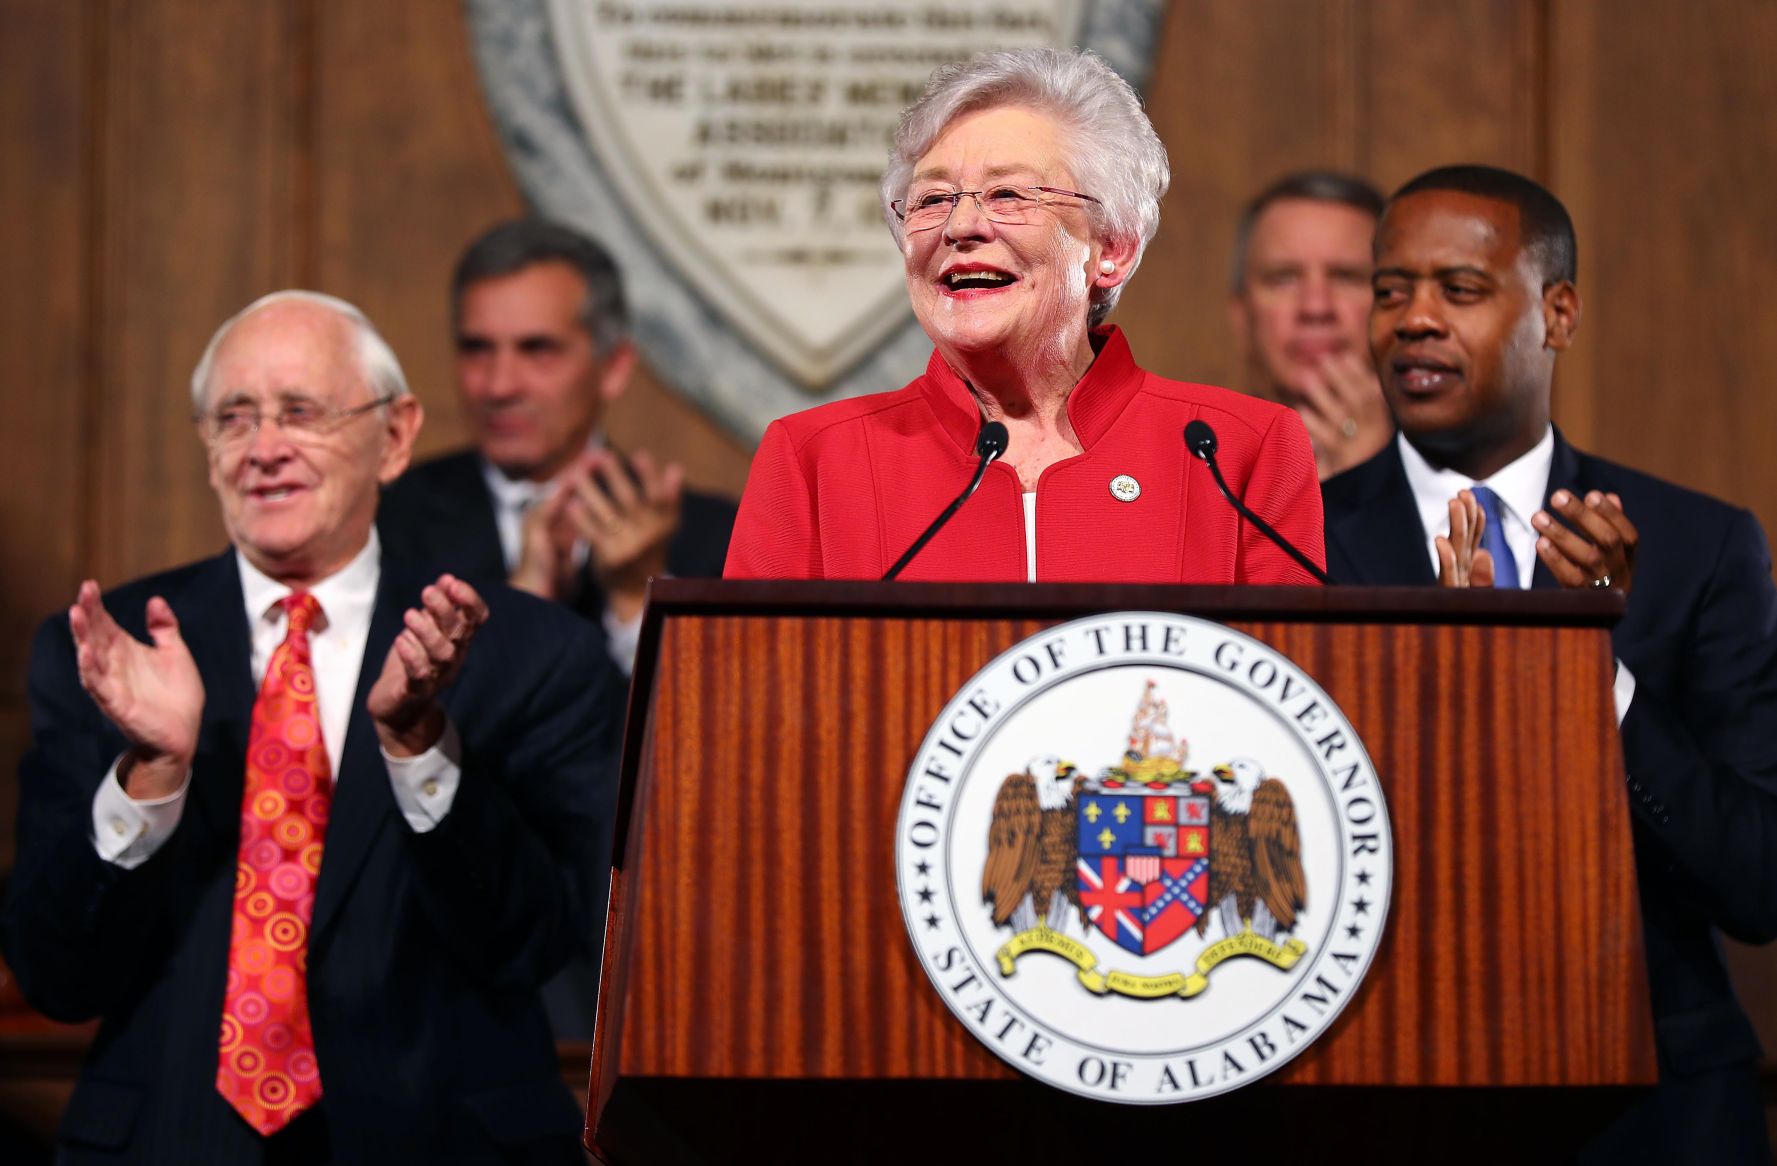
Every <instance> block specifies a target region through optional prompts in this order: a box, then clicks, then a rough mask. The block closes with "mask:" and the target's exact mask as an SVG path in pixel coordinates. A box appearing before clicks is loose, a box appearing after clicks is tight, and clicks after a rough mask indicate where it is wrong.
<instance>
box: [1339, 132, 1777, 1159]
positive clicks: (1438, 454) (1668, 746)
mask: <svg viewBox="0 0 1777 1166" xmlns="http://www.w3.org/2000/svg"><path fill="white" fill-rule="evenodd" d="M1575 253H1576V249H1575V242H1574V234H1573V224H1572V222H1571V220H1570V219H1569V217H1568V215H1567V211H1566V209H1565V208H1563V207H1562V205H1561V204H1560V202H1559V201H1557V200H1556V199H1555V197H1554V196H1553V195H1552V194H1550V193H1549V192H1548V191H1547V190H1545V189H1543V188H1542V187H1541V186H1539V185H1537V184H1536V183H1534V182H1532V181H1530V180H1529V179H1527V178H1523V177H1521V176H1519V175H1516V174H1512V173H1509V172H1507V171H1503V170H1495V169H1492V168H1489V167H1481V166H1458V167H1447V168H1444V169H1440V170H1434V171H1431V172H1429V173H1427V174H1424V175H1421V176H1420V177H1418V178H1416V179H1414V180H1413V181H1411V182H1409V183H1408V184H1407V185H1406V186H1404V187H1402V188H1401V190H1400V191H1398V192H1397V193H1396V194H1395V195H1394V197H1393V198H1392V199H1391V200H1390V201H1389V203H1388V206H1387V208H1386V210H1385V211H1384V213H1383V217H1382V221H1381V223H1380V225H1379V227H1378V229H1377V236H1376V265H1375V272H1374V275H1373V277H1372V279H1373V288H1374V292H1375V303H1374V307H1373V309H1372V313H1371V317H1370V345H1371V350H1372V352H1373V353H1374V355H1375V357H1376V364H1377V368H1378V370H1379V372H1380V373H1381V377H1382V386H1383V391H1384V393H1385V395H1386V396H1387V398H1388V403H1389V406H1390V409H1391V410H1392V412H1393V414H1394V417H1395V421H1396V423H1397V424H1398V426H1399V428H1400V433H1399V435H1398V437H1397V438H1396V440H1395V441H1394V442H1392V443H1390V444H1389V445H1388V446H1387V447H1385V448H1384V449H1383V450H1382V452H1381V453H1380V454H1378V455H1377V456H1376V457H1374V458H1372V459H1370V460H1369V461H1367V462H1365V463H1363V464H1362V465H1359V466H1357V467H1356V468H1354V469H1351V470H1349V471H1347V472H1345V473H1343V474H1341V475H1339V476H1337V477H1334V478H1331V479H1329V480H1328V481H1327V482H1326V483H1325V484H1324V486H1323V493H1324V496H1325V500H1326V533H1327V567H1328V570H1329V571H1330V572H1331V574H1332V575H1333V577H1334V580H1335V581H1336V582H1344V583H1372V584H1409V583H1426V584H1430V583H1434V582H1439V581H1441V582H1443V583H1444V584H1445V585H1447V586H1497V587H1512V588H1522V587H1557V586H1559V587H1580V588H1592V587H1597V588H1615V589H1617V590H1619V591H1622V592H1625V593H1627V594H1628V596H1629V601H1628V610H1627V612H1626V614H1625V616H1624V618H1623V620H1622V622H1621V623H1620V624H1619V625H1618V626H1617V628H1616V629H1615V631H1614V633H1613V635H1612V643H1613V646H1614V648H1615V653H1616V659H1617V671H1616V690H1615V696H1616V709H1617V717H1618V721H1619V723H1620V725H1621V731H1622V737H1623V756H1624V761H1625V763H1626V769H1627V783H1628V791H1627V793H1628V797H1629V800H1630V807H1631V811H1632V814H1633V822H1634V828H1635V838H1634V841H1635V853H1636V867H1637V872H1638V875H1639V878H1640V892H1641V909H1642V921H1643V930H1644V939H1645V943H1646V950H1647V962H1648V979H1649V985H1650V991H1651V995H1652V1003H1653V1011H1654V1027H1655V1035H1656V1041H1657V1047H1658V1051H1659V1061H1660V1085H1659V1087H1658V1088H1657V1089H1655V1090H1654V1091H1653V1092H1652V1093H1651V1094H1649V1095H1648V1097H1647V1098H1646V1099H1645V1100H1644V1101H1642V1102H1640V1103H1638V1104H1637V1105H1636V1106H1635V1107H1634V1108H1632V1109H1631V1110H1630V1111H1629V1112H1628V1113H1627V1114H1626V1115H1624V1117H1623V1118H1622V1119H1621V1120H1619V1121H1618V1122H1617V1123H1616V1124H1615V1125H1614V1126H1612V1127H1611V1128H1610V1129H1608V1130H1607V1131H1605V1133H1604V1134H1603V1136H1602V1137H1601V1138H1600V1139H1599V1140H1598V1141H1597V1142H1596V1143H1595V1144H1594V1145H1593V1146H1591V1147H1590V1148H1589V1149H1588V1151H1587V1155H1586V1157H1587V1160H1589V1161H1591V1160H1595V1161H1601V1162H1603V1161H1610V1162H1616V1161H1643V1160H1646V1161H1686V1162H1702V1161H1712V1162H1762V1161H1766V1160H1768V1157H1769V1150H1768V1148H1767V1145H1766V1134H1765V1124H1764V1118H1763V1113H1762V1106H1761V1099H1760V1093H1759V1086H1758V1079H1757V1076H1756V1072H1755V1064H1756V1061H1757V1059H1758V1056H1759V1045H1758V1041H1757V1038H1756V1037H1755V1035H1754V1033H1753V1029H1752V1026H1751V1024H1750V1022H1749V1021H1748V1019H1747V1017H1746V1015H1745V1013H1744V1012H1743V1011H1742V1010H1741V1008H1740V1006H1739V1004H1738V1002H1737V1001H1736V1000H1735V998H1734V993H1733V989H1732V987H1731V985H1730V984H1729V981H1728V973H1727V969H1726V967H1725V966H1724V964H1723V962H1722V958H1721V953H1720V950H1719V947H1718V944H1717V932H1718V931H1720V932H1725V933H1727V934H1729V935H1732V936H1734V937H1736V938H1738V939H1741V940H1744V941H1748V942H1768V941H1769V940H1770V939H1772V938H1773V936H1777V895H1773V894H1772V893H1771V888H1772V887H1773V886H1777V846H1773V845H1772V844H1771V840H1772V839H1773V838H1777V733H1774V732H1773V726H1774V725H1777V588H1773V586H1772V582H1771V557H1770V551H1769V548H1768V546H1767V544H1766V541H1765V536H1764V532H1763V531H1762V530H1761V529H1760V527H1759V524H1758V522H1757V520H1756V519H1754V518H1753V516H1752V515H1751V514H1750V513H1748V512H1747V511H1744V510H1740V509H1736V508H1734V507H1731V506H1728V505H1726V504H1725V503H1722V502H1719V501H1717V500H1715V499H1713V498H1708V497H1705V496H1704V495H1701V494H1696V493H1693V492H1691V491H1688V490H1684V489H1681V488H1679V487H1677V486H1673V485H1670V484H1668V483H1666V482H1662V481H1660V480H1658V479H1656V478H1653V477H1650V476H1648V475H1646V474H1642V473H1638V472H1636V471H1634V470H1631V469H1627V468H1625V467H1623V466H1619V465H1616V464H1613V463H1611V462H1608V461H1605V460H1603V459H1602V458H1597V457H1592V456H1590V455H1588V454H1585V453H1581V452H1580V451H1578V450H1576V449H1574V448H1573V447H1572V446H1571V445H1569V444H1568V443H1567V442H1566V441H1565V440H1564V439H1563V438H1562V436H1561V434H1560V433H1559V432H1558V431H1557V430H1556V429H1555V428H1554V427H1553V426H1552V425H1551V424H1550V421H1549V398H1550V389H1551V384H1552V381H1553V376H1554V369H1555V361H1556V358H1557V356H1558V355H1559V354H1560V353H1561V352H1563V351H1565V350H1566V349H1567V348H1568V346H1569V345H1570V344H1571V343H1572V342H1573V339H1574V336H1575V334H1576V332H1577V330H1578V328H1579V323H1580V309H1581V305H1580V296H1579V292H1578V291H1577V290H1576V289H1575V273H1576V262H1575ZM1675 391H1682V390H1681V389H1680V388H1679V387H1677V386H1675ZM1449 681H1450V682H1451V683H1460V681H1461V678H1460V677H1452V678H1449Z"/></svg>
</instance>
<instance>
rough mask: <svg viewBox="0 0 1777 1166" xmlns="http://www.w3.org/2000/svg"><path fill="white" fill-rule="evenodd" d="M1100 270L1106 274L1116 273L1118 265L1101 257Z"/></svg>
mask: <svg viewBox="0 0 1777 1166" xmlns="http://www.w3.org/2000/svg"><path fill="white" fill-rule="evenodd" d="M1098 270H1100V271H1102V272H1103V273H1104V274H1106V275H1115V274H1117V265H1116V264H1115V263H1112V262H1111V261H1110V260H1109V259H1100V260H1099V261H1098Z"/></svg>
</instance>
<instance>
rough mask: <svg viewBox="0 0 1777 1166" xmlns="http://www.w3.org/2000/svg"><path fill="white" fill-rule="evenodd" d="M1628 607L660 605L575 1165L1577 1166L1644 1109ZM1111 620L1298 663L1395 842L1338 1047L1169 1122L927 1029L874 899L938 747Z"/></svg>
mask: <svg viewBox="0 0 1777 1166" xmlns="http://www.w3.org/2000/svg"><path fill="white" fill-rule="evenodd" d="M1622 607H1623V601H1622V599H1621V597H1619V596H1616V595H1614V594H1606V595H1597V594H1589V593H1588V594H1580V593H1573V592H1534V593H1525V592H1490V591H1468V592H1445V591H1440V590H1436V589H1431V588H1417V589H1405V588H1403V589H1371V588H1363V589H1359V588H1327V589H1320V588H1202V587H1149V586H1108V585H1107V586H1100V585H1071V584H1032V585H1023V586H1015V587H1012V586H995V585H979V584H967V585H945V584H876V583H835V582H821V583H763V582H707V581H689V580H667V581H662V582H659V583H657V584H656V585H655V588H654V591H653V594H652V598H651V601H650V604H649V607H648V614H647V617H646V620H645V622H644V625H643V631H642V640H641V648H640V651H639V653H638V656H637V661H636V669H635V682H634V687H633V689H632V696H631V698H630V708H629V720H628V726H627V733H626V736H625V741H624V747H623V759H622V767H623V768H622V784H621V794H620V804H619V807H618V819H617V836H616V848H615V851H614V854H615V856H616V857H615V867H616V869H615V870H614V872H613V876H612V891H611V911H610V917H609V922H608V925H607V931H606V941H605V954H604V974H603V980H602V984H601V988H600V997H599V1008H598V1027H597V1032H596V1035H595V1038H594V1042H593V1056H592V1067H591V1081H590V1091H589V1102H588V1108H587V1126H586V1140H587V1146H588V1147H589V1148H590V1149H592V1150H593V1151H594V1153H595V1154H596V1155H598V1156H599V1157H600V1158H601V1159H602V1160H604V1161H606V1162H608V1163H610V1164H611V1166H630V1164H632V1163H649V1164H652V1163H658V1162H680V1161H683V1162H705V1161H708V1162H718V1161H771V1162H780V1161H782V1162H791V1161H821V1162H849V1161H858V1162H866V1161H907V1160H910V1159H912V1158H914V1157H916V1156H923V1155H925V1154H928V1153H932V1154H941V1155H944V1156H945V1157H947V1158H948V1157H950V1156H952V1155H954V1154H956V1153H958V1152H964V1153H972V1152H980V1153H985V1154H989V1155H992V1156H1012V1155H1013V1154H1015V1153H1016V1155H1017V1156H1019V1157H1026V1156H1028V1155H1029V1154H1030V1153H1031V1151H1033V1150H1035V1151H1037V1152H1038V1153H1039V1156H1041V1157H1042V1159H1043V1160H1045V1161H1063V1160H1069V1159H1070V1158H1071V1157H1072V1156H1074V1155H1076V1154H1077V1155H1079V1156H1081V1157H1083V1158H1090V1159H1092V1160H1103V1159H1104V1155H1105V1154H1106V1153H1107V1152H1116V1153H1122V1152H1143V1151H1146V1150H1148V1149H1151V1148H1154V1147H1156V1146H1159V1147H1165V1148H1169V1149H1170V1153H1171V1155H1173V1156H1176V1155H1177V1154H1179V1153H1181V1152H1197V1151H1199V1150H1206V1149H1210V1148H1213V1147H1214V1146H1216V1145H1217V1144H1218V1142H1219V1143H1221V1144H1225V1145H1228V1146H1233V1147H1241V1146H1244V1147H1246V1148H1247V1149H1248V1150H1250V1151H1252V1152H1260V1150H1259V1148H1260V1147H1261V1146H1268V1147H1270V1149H1267V1150H1265V1151H1264V1152H1265V1153H1267V1155H1269V1153H1271V1152H1272V1151H1273V1150H1275V1149H1276V1148H1277V1147H1281V1146H1284V1145H1286V1144H1289V1145H1293V1146H1294V1147H1295V1148H1296V1149H1295V1151H1293V1152H1301V1153H1320V1152H1324V1151H1326V1150H1332V1151H1334V1152H1335V1154H1336V1156H1337V1157H1340V1158H1344V1157H1356V1156H1358V1155H1360V1154H1361V1155H1363V1156H1365V1157H1370V1158H1381V1159H1390V1158H1396V1157H1398V1158H1416V1157H1423V1156H1425V1155H1428V1154H1429V1155H1433V1156H1437V1157H1442V1158H1445V1159H1450V1158H1453V1157H1454V1158H1467V1157H1474V1158H1482V1157H1488V1156H1497V1155H1498V1154H1499V1153H1511V1154H1514V1155H1515V1156H1516V1157H1518V1158H1522V1157H1525V1156H1526V1151H1527V1150H1529V1151H1531V1152H1530V1153H1529V1156H1532V1157H1537V1158H1538V1159H1540V1158H1542V1157H1545V1156H1558V1155H1560V1154H1562V1153H1565V1152H1567V1151H1569V1150H1571V1149H1572V1148H1573V1147H1574V1146H1577V1145H1579V1144H1581V1143H1583V1141H1584V1140H1585V1139H1586V1138H1587V1137H1588V1136H1590V1135H1591V1134H1592V1133H1593V1132H1595V1131H1596V1130H1597V1129H1598V1128H1599V1127H1600V1126H1601V1125H1602V1124H1603V1122H1605V1121H1607V1120H1608V1119H1609V1117H1610V1116H1611V1115H1612V1114H1614V1113H1615V1112H1616V1111H1617V1110H1619V1109H1620V1108H1621V1106H1622V1105H1624V1104H1626V1103H1627V1102H1628V1101H1629V1100H1632V1099H1633V1097H1634V1096H1636V1095H1637V1094H1638V1093H1639V1092H1640V1091H1641V1090H1642V1089H1643V1088H1645V1087H1646V1086H1648V1085H1651V1084H1652V1083H1653V1082H1654V1081H1655V1080H1656V1075H1657V1074H1656V1068H1655V1060H1654V1044H1653V1028H1652V1022H1651V1019H1650V1013H1649V1007H1648V996H1647V983H1646V971H1645V963H1644V960H1643V955H1642V939H1641V925H1640V914H1639V910H1638V906H1637V896H1636V885H1635V864H1634V858H1633V854H1632V852H1631V848H1630V821H1629V807H1628V799H1627V796H1626V793H1625V790H1624V777H1623V765H1622V758H1621V750H1620V744H1619V739H1618V734H1617V731H1616V718H1615V715H1614V712H1613V706H1612V702H1611V678H1612V656H1611V650H1610V639H1609V629H1610V626H1611V625H1612V624H1613V623H1614V622H1615V621H1616V620H1617V619H1618V618H1619V617H1620V615H1621V613H1622ZM1108 611H1171V612H1181V613H1188V614H1191V615H1195V616H1200V617H1204V618H1208V619H1212V620H1216V621H1218V622H1221V623H1225V624H1227V625H1229V626H1231V627H1233V628H1235V629H1237V630H1239V631H1242V632H1245V633H1246V634H1248V635H1251V636H1253V637H1255V638H1257V639H1259V640H1261V641H1263V642H1265V643H1267V644H1269V645H1271V646H1272V647H1274V648H1276V649H1278V650H1279V651H1281V652H1283V653H1284V654H1286V655H1287V656H1289V657H1290V658H1292V659H1293V660H1294V661H1295V662H1296V663H1297V664H1298V665H1300V666H1301V667H1302V668H1303V669H1304V670H1305V671H1306V672H1307V673H1308V674H1309V675H1311V676H1312V677H1314V679H1315V680H1316V681H1317V682H1318V683H1319V684H1320V685H1321V687H1323V688H1324V689H1325V690H1326V691H1327V693H1328V694H1329V695H1330V696H1331V697H1332V698H1333V699H1334V700H1335V701H1336V702H1337V703H1338V704H1339V705H1340V706H1341V708H1342V709H1343V710H1344V712H1345V714H1346V716H1347V717H1348V718H1349V719H1350V721H1351V723H1352V724H1353V725H1354V726H1355V727H1356V729H1357V731H1358V732H1359V733H1360V734H1361V736H1362V738H1363V741H1364V744H1365V746H1366V747H1367V749H1368V751H1369V754H1370V756H1371V758H1372V760H1373V761H1374V763H1375V767H1376V771H1377V773H1378V775H1379V777H1380V779H1381V781H1382V784H1383V787H1384V789H1385V791H1386V794H1387V798H1388V806H1389V815H1390V819H1391V822H1392V825H1393V833H1394V853H1395V876H1394V887H1395V890H1394V899H1393V903H1392V906H1391V908H1390V913H1389V917H1388V920H1387V935H1386V937H1385V939H1384V940H1383V945H1382V947H1381V949H1380V951H1379V954H1378V956H1377V959H1376V963H1375V965H1374V966H1373V967H1372V968H1371V970H1370V972H1369V975H1368V977H1367V978H1366V980H1365V981H1364V983H1363V984H1362V986H1361V987H1360V988H1359V990H1358V993H1357V995H1356V997H1355V998H1354V999H1353V1000H1352V1002H1351V1003H1350V1005H1349V1006H1348V1007H1347V1008H1346V1009H1345V1011H1344V1013H1343V1014H1342V1015H1341V1016H1340V1017H1339V1019H1338V1020H1337V1021H1336V1022H1335V1024H1334V1026H1333V1028H1332V1029H1331V1030H1330V1031H1329V1032H1328V1033H1327V1034H1325V1035H1324V1036H1322V1037H1321V1039H1320V1040H1319V1041H1318V1042H1317V1043H1316V1044H1315V1045H1314V1046H1312V1047H1311V1048H1309V1049H1308V1050H1307V1051H1306V1052H1304V1053H1302V1054H1301V1055H1300V1056H1298V1057H1297V1058H1296V1059H1295V1060H1293V1061H1292V1062H1290V1063H1289V1064H1288V1065H1286V1066H1285V1067H1284V1068H1283V1069H1281V1070H1280V1071H1278V1072H1277V1073H1275V1074H1273V1075H1272V1076H1271V1077H1268V1078H1266V1079H1265V1080H1264V1081H1262V1082H1259V1083H1257V1084H1255V1085H1253V1086H1250V1087H1248V1088H1245V1089H1242V1090H1238V1091H1236V1092H1234V1093H1232V1094H1229V1095H1226V1096H1224V1097H1219V1098H1214V1099H1211V1100H1208V1101H1201V1102H1195V1103H1191V1104H1187V1105H1183V1106H1150V1107H1130V1106H1116V1105H1109V1104H1105V1103H1099V1102H1093V1101H1088V1100H1084V1099H1081V1098H1076V1097H1073V1096H1071V1095H1069V1094H1066V1093H1063V1092H1061V1091H1059V1090H1056V1089H1053V1088H1051V1087H1048V1086H1044V1085H1040V1084H1037V1083H1035V1082H1033V1081H1030V1080H1027V1079H1025V1078H1023V1077H1021V1076H1020V1075H1019V1074H1018V1073H1016V1072H1015V1071H1014V1070H1012V1069H1011V1068H1010V1067H1008V1066H1007V1065H1006V1064H1005V1063H1003V1062H1002V1061H1001V1060H999V1059H998V1058H997V1057H995V1056H994V1055H993V1054H992V1053H990V1052H989V1051H988V1049H987V1048H985V1047H984V1046H983V1045H981V1044H980V1043H979V1042H978V1041H977V1040H976V1039H975V1038H974V1037H973V1036H972V1035H971V1034H970V1033H969V1032H968V1031H966V1030H965V1029H964V1027H963V1026H962V1025H961V1024H960V1023H958V1022H957V1021H956V1020H955V1019H954V1018H953V1017H952V1016H951V1014H950V1013H949V1011H947V1009H946V1008H945V1006H944V1004H943V1003H942V1002H941V1001H940V1000H939V998H938V996H937V994H936V993H935V991H934V990H933V988H932V987H931V985H930V983H929V982H928V980H927V979H926V977H925V975H924V973H923V972H922V970H921V968H920V967H919V965H918V962H917V960H916V958H915V956H914V954H913V952H912V950H911V947H910V944H909V941H908V939H907V937H906V934H905V932H904V930H903V924H902V916H901V912H900V908H899V906H898V903H897V900H896V894H895V858H894V840H893V833H894V823H895V817H896V813H897V810H898V808H899V805H900V800H901V794H902V786H903V781H904V777H905V774H906V772H907V768H908V764H909V762H910V760H911V758H912V757H913V755H914V753H915V751H916V750H917V749H918V747H919V744H920V742H921V739H922V738H923V737H924V735H925V733H926V731H927V729H928V728H929V727H930V725H931V723H932V720H933V718H934V717H936V715H937V714H938V712H939V711H940V710H941V709H942V708H943V707H944V705H945V703H946V701H948V700H949V699H950V698H951V697H952V696H953V695H954V694H955V692H956V691H957V690H958V689H959V688H960V687H961V686H962V685H963V684H964V682H965V681H966V680H968V678H969V677H970V676H972V675H974V673H975V672H976V671H978V670H979V669H980V668H981V667H982V666H983V665H985V664H986V663H987V662H988V661H990V660H991V659H993V658H994V657H995V656H997V655H998V654H999V653H1001V652H1002V651H1004V650H1005V649H1007V648H1008V647H1010V646H1011V645H1013V644H1015V643H1017V642H1018V641H1020V640H1022V639H1024V638H1025V637H1027V636H1030V635H1032V634H1034V633H1036V632H1038V631H1040V630H1042V629H1043V628H1045V627H1049V626H1052V625H1054V624H1057V623H1061V622H1064V621H1066V620H1069V619H1073V618H1077V617H1079V616H1083V615H1089V614H1094V613H1100V612H1108ZM1205 1118H1208V1119H1210V1120H1203V1119H1205ZM1286 1130H1287V1131H1288V1134H1287V1138H1286V1132H1285V1131H1286ZM1533 1130H1534V1131H1536V1132H1535V1134H1534V1135H1533V1134H1532V1131H1533ZM958 1131H961V1132H958ZM969 1131H973V1132H972V1133H971V1132H969ZM1428 1138H1429V1139H1432V1141H1430V1142H1429V1143H1428V1142H1426V1141H1424V1140H1420V1139H1428ZM1255 1139H1256V1140H1255Z"/></svg>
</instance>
